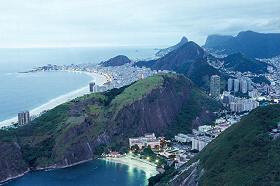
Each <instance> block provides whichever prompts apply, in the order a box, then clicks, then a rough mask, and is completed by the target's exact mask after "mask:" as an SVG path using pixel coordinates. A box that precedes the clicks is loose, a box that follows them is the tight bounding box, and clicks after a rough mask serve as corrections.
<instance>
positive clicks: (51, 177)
mask: <svg viewBox="0 0 280 186" xmlns="http://www.w3.org/2000/svg"><path fill="white" fill-rule="evenodd" d="M149 177H150V175H149V173H147V172H144V171H143V170H141V169H139V168H137V167H131V166H127V165H123V164H119V163H114V162H107V161H104V160H94V161H90V162H87V163H83V164H80V165H77V166H74V167H69V168H65V169H57V170H52V171H38V172H32V173H29V174H27V175H25V176H23V177H21V178H18V179H15V180H12V181H10V182H8V183H7V184H6V186H144V185H147V184H148V178H149Z"/></svg>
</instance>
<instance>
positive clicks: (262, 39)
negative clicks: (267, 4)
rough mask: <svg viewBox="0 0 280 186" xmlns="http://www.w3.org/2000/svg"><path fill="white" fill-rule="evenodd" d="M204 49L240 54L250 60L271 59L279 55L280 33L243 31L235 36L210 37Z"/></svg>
mask: <svg viewBox="0 0 280 186" xmlns="http://www.w3.org/2000/svg"><path fill="white" fill-rule="evenodd" d="M204 47H205V48H207V49H209V50H214V51H218V52H219V53H221V54H233V53H237V52H241V53H243V54H244V55H246V56H248V57H251V58H271V57H275V56H278V55H280V33H257V32H253V31H243V32H240V33H239V34H238V35H237V36H224V35H210V36H208V37H207V40H206V43H205V45H204Z"/></svg>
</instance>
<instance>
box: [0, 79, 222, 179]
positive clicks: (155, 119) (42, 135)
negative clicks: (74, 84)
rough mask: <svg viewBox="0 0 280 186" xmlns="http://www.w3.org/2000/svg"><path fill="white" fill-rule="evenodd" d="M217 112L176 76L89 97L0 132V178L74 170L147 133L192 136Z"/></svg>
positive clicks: (208, 101) (146, 81) (194, 88)
mask: <svg viewBox="0 0 280 186" xmlns="http://www.w3.org/2000/svg"><path fill="white" fill-rule="evenodd" d="M205 103H206V105H204V104H205ZM202 105H203V106H202ZM219 108H220V105H219V104H218V103H217V102H215V101H214V100H212V99H211V98H209V97H208V96H207V95H205V94H204V93H202V92H201V91H200V90H199V89H198V88H197V87H196V86H195V85H193V83H192V82H191V81H190V80H188V79H187V78H185V77H184V76H178V75H174V74H161V75H156V76H152V77H149V78H147V79H144V80H140V81H137V82H135V83H133V84H131V85H129V86H126V87H123V88H121V89H113V90H111V91H107V92H104V93H96V94H90V95H86V96H83V97H80V98H77V99H74V100H72V101H70V102H68V103H65V104H63V105H60V106H58V107H56V108H54V109H52V110H50V111H48V112H46V113H45V114H43V115H42V116H40V117H39V118H36V119H35V120H34V121H32V123H31V124H29V125H26V126H23V127H19V128H17V129H9V130H5V131H1V133H0V144H2V143H3V145H4V146H3V149H5V156H6V157H7V158H1V159H0V170H1V172H0V178H1V181H4V180H5V179H7V178H9V177H12V176H16V175H21V174H23V173H24V172H26V171H27V170H28V169H32V170H37V169H44V168H57V167H65V166H70V165H73V164H76V163H80V162H83V161H87V160H91V159H92V158H94V157H95V156H96V155H99V154H101V153H103V152H107V151H108V150H117V151H125V150H127V147H128V138H129V137H135V136H140V135H143V134H144V133H148V132H155V133H156V134H157V135H174V134H176V133H178V132H184V131H189V130H191V129H192V128H193V127H197V126H198V125H200V124H203V123H205V122H211V121H213V119H214V118H215V115H214V114H213V111H216V110H217V109H219ZM199 118H200V119H199ZM0 149H1V146H0ZM10 154H13V156H15V157H13V156H10V157H9V155H10ZM1 155H2V154H1ZM15 160H16V161H15ZM14 167H17V168H16V169H15V168H14Z"/></svg>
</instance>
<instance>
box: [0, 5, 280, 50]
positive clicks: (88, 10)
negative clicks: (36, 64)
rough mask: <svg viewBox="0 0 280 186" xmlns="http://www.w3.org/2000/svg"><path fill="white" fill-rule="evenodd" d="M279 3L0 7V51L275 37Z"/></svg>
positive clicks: (279, 28) (279, 18)
mask: <svg viewBox="0 0 280 186" xmlns="http://www.w3.org/2000/svg"><path fill="white" fill-rule="evenodd" d="M279 10H280V3H279V0H268V1H265V2H264V1H260V0H247V1H242V0H236V1H235V2H225V1H222V0H213V1H211V3H207V1H203V0H197V1H195V2H192V1H186V0H176V1H166V0H154V1H149V0H135V1H129V0H107V1H102V0H94V1H92V0H83V1H76V0H50V1H42V0H40V1H36V0H27V1H24V2H23V1H20V0H10V1H9V2H1V3H0V12H1V13H0V28H1V29H0V47H1V48H25V47H28V48H30V47H87V46H153V47H162V46H169V45H172V44H175V43H176V42H177V41H178V40H179V39H180V38H181V37H182V36H186V37H187V38H188V39H189V40H193V41H195V42H197V43H198V44H200V45H202V44H204V42H205V39H206V37H207V35H210V34H231V35H236V34H237V33H238V32H239V31H243V30H253V31H258V32H280V11H279Z"/></svg>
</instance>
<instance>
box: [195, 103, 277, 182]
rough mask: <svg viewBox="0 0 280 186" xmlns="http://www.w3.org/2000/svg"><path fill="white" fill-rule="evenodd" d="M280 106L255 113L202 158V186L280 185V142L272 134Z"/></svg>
mask: <svg viewBox="0 0 280 186" xmlns="http://www.w3.org/2000/svg"><path fill="white" fill-rule="evenodd" d="M279 113H280V105H273V106H268V107H263V108H259V109H256V110H254V111H253V112H251V113H250V114H249V115H248V116H246V117H244V118H243V119H242V121H241V122H239V123H238V124H236V125H234V126H232V127H231V128H230V129H229V130H227V131H225V132H224V133H223V134H222V135H221V136H219V138H217V140H215V141H214V142H213V143H211V144H210V145H209V146H207V148H206V149H205V151H203V152H202V153H201V154H200V155H199V159H200V163H201V168H203V169H204V174H203V176H202V177H201V179H200V184H201V185H279V184H280V139H272V137H270V135H269V131H270V130H271V129H273V128H277V124H278V123H279V122H280V114H279Z"/></svg>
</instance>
